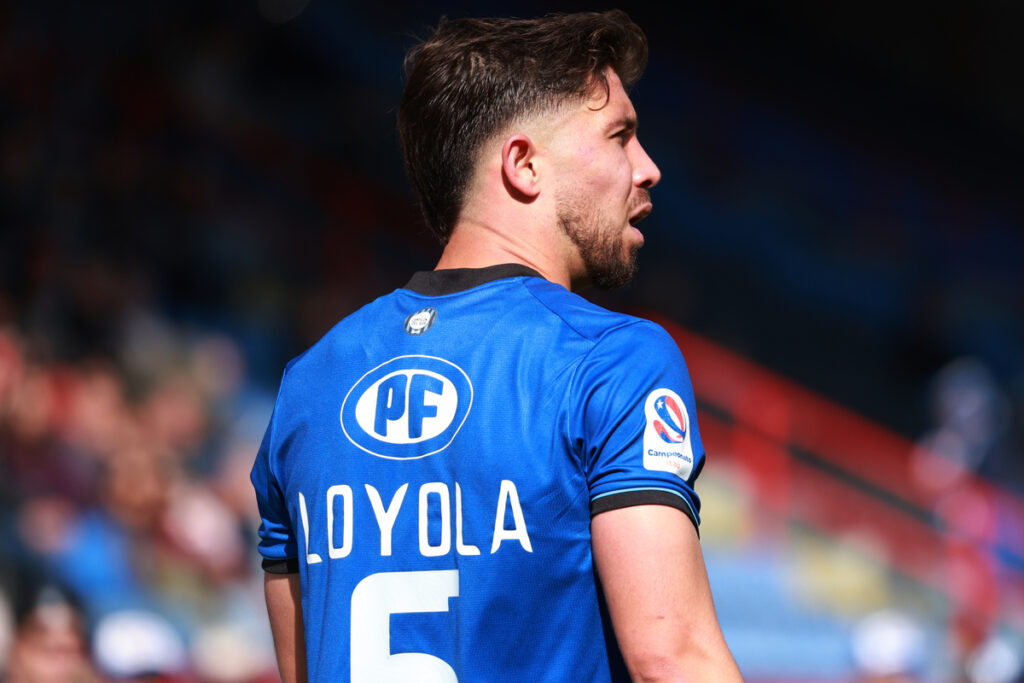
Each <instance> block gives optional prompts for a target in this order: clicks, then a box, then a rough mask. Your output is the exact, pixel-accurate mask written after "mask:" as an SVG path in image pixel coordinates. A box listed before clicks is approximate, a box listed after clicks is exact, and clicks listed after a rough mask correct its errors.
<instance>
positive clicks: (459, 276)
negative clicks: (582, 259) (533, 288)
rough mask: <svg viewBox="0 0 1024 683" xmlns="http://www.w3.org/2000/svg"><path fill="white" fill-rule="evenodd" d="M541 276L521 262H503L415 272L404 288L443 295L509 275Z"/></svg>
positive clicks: (430, 294) (424, 293)
mask: <svg viewBox="0 0 1024 683" xmlns="http://www.w3.org/2000/svg"><path fill="white" fill-rule="evenodd" d="M523 276H526V277H541V274H540V273H538V272H537V271H536V270H534V269H533V268H530V267H529V266H524V265H523V264H521V263H503V264H501V265H498V266H488V267H486V268H451V269H448V270H425V271H420V272H418V273H415V274H414V275H413V276H412V279H411V280H409V284H407V285H406V286H405V289H411V290H412V291H414V292H416V293H417V294H423V295H424V296H443V295H445V294H454V293H455V292H461V291H464V290H467V289H472V288H473V287H478V286H480V285H482V284H486V283H488V282H493V281H494V280H501V279H504V278H509V277H523Z"/></svg>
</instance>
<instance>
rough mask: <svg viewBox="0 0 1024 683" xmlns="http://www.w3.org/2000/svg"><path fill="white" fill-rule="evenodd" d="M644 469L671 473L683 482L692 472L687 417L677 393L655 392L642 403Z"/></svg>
mask: <svg viewBox="0 0 1024 683" xmlns="http://www.w3.org/2000/svg"><path fill="white" fill-rule="evenodd" d="M644 419H645V425H644V467H645V468H646V469H649V470H658V471H661V472H671V473H672V474H675V475H676V476H678V477H679V478H680V479H682V480H683V481H686V480H687V479H689V477H690V474H691V473H692V472H693V446H692V445H691V443H690V416H689V414H688V413H687V411H686V404H685V403H683V400H682V399H681V398H679V394H677V393H676V392H674V391H672V390H671V389H665V388H661V389H655V390H654V391H652V392H651V393H650V394H648V395H647V401H646V402H645V403H644Z"/></svg>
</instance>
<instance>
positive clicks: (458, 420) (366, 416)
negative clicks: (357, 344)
mask: <svg viewBox="0 0 1024 683" xmlns="http://www.w3.org/2000/svg"><path fill="white" fill-rule="evenodd" d="M472 405H473V384H472V382H470V381H469V376H468V375H466V373H465V372H464V371H463V370H462V368H460V367H459V366H457V365H455V364H454V363H452V362H450V361H446V360H444V359H443V358H436V357H434V356H399V357H398V358H392V359H391V360H389V361H387V362H386V363H382V364H381V365H378V366H377V367H375V368H374V369H373V370H370V371H369V372H367V373H366V374H365V375H363V376H362V377H360V378H359V381H357V382H356V383H355V384H354V385H353V386H352V388H351V389H349V391H348V394H346V396H345V400H344V401H343V402H342V404H341V428H342V430H343V431H344V432H345V436H346V437H348V440H349V441H351V442H352V443H353V444H355V445H356V446H358V447H359V448H361V449H362V450H364V451H366V452H367V453H370V454H372V455H376V456H379V457H381V458H390V459H393V460H412V459H415V458H424V457H426V456H428V455H433V454H435V453H439V452H440V451H443V450H444V449H445V448H447V447H448V446H449V444H451V442H452V440H454V439H455V435H456V434H458V432H459V430H460V429H461V428H462V425H463V424H464V423H465V422H466V418H467V417H468V416H469V409H470V407H471V406H472Z"/></svg>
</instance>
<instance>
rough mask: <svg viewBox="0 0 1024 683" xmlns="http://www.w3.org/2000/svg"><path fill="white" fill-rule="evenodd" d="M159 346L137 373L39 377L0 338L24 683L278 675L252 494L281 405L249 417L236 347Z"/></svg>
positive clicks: (10, 648) (11, 670) (6, 550)
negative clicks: (267, 433)
mask: <svg viewBox="0 0 1024 683" xmlns="http://www.w3.org/2000/svg"><path fill="white" fill-rule="evenodd" d="M162 333H163V334H164V335H166V336H164V337H161V338H155V337H154V334H156V332H155V331H154V330H150V331H149V332H148V335H147V336H146V348H145V349H135V350H134V351H133V350H132V347H131V344H130V343H129V345H128V346H126V348H125V354H126V357H130V356H132V355H133V354H134V353H136V352H138V353H141V354H143V355H147V354H149V355H148V356H147V357H146V358H142V359H140V358H136V359H135V360H136V361H137V362H140V363H141V365H140V366H139V367H143V368H145V372H143V373H141V374H139V373H136V372H133V371H131V370H129V369H127V368H126V367H124V366H119V365H118V364H116V363H115V362H114V361H112V360H111V359H102V358H95V359H88V358H87V359H83V360H81V361H79V362H76V363H55V362H40V360H39V359H37V358H34V357H33V354H32V352H31V349H29V348H27V347H26V345H25V342H24V339H23V338H22V337H21V336H20V335H19V334H18V332H17V331H16V330H15V329H14V328H11V327H4V328H0V452H2V453H3V456H4V465H5V476H4V478H3V482H2V493H0V586H2V590H0V605H2V608H3V609H2V612H3V614H0V623H3V624H4V627H3V628H2V629H0V630H3V631H4V632H5V633H4V637H3V638H2V639H0V640H3V642H4V646H5V650H6V651H7V653H8V654H7V655H6V657H5V659H4V660H0V661H3V663H4V666H5V667H6V671H7V672H8V680H10V681H11V682H12V683H14V682H21V681H48V682H53V683H58V682H59V681H79V680H81V681H89V680H94V679H96V678H97V677H98V676H103V677H107V678H114V679H118V680H122V679H124V680H151V679H152V677H156V679H155V680H182V681H188V680H204V681H224V682H225V683H227V682H229V681H236V682H243V681H261V680H274V676H276V673H275V668H274V664H273V660H272V658H271V653H272V647H271V646H270V641H269V634H268V632H267V631H266V625H265V619H264V618H263V617H262V614H263V604H262V592H261V587H262V583H261V579H262V572H260V571H259V564H258V560H257V559H256V557H255V555H254V546H253V542H252V540H253V538H254V534H255V527H256V525H257V524H258V520H257V519H255V508H254V505H253V500H252V495H251V489H250V485H249V482H248V471H249V467H250V466H251V462H252V457H253V454H254V452H255V449H256V444H257V440H258V439H259V436H260V434H259V427H258V426H257V425H259V424H260V423H261V422H262V421H263V420H264V419H265V418H266V416H267V414H268V413H269V403H267V402H264V403H263V405H262V406H261V407H256V408H254V409H250V410H255V413H256V415H255V416H253V415H252V414H248V415H247V414H246V412H245V411H246V409H245V408H243V407H241V405H242V402H244V401H243V399H242V394H243V393H244V391H243V385H242V380H243V378H244V369H245V368H244V360H243V358H242V355H241V352H240V350H239V348H238V347H237V346H236V345H235V344H234V343H233V342H231V341H230V340H229V339H227V338H225V337H217V336H201V337H199V338H196V339H187V340H186V339H180V338H177V337H176V336H175V334H174V333H173V332H171V331H170V330H163V332H162ZM154 342H156V343H155V345H154V344H153V343H154ZM154 348H157V349H160V351H158V353H162V354H166V357H165V358H161V359H156V358H153V357H152V355H151V354H152V352H153V349H154ZM269 400H270V399H269V398H267V399H266V401H269ZM251 401H252V403H253V405H258V404H259V403H260V401H258V400H256V399H251Z"/></svg>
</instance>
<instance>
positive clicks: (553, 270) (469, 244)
mask: <svg viewBox="0 0 1024 683" xmlns="http://www.w3.org/2000/svg"><path fill="white" fill-rule="evenodd" d="M502 225H503V226H504V225H515V223H514V222H506V223H502ZM517 227H521V229H511V230H510V229H508V228H504V227H496V226H495V225H494V224H492V223H489V222H486V221H479V220H473V219H463V220H460V221H459V223H458V224H457V225H456V226H455V229H454V230H453V231H452V235H451V238H450V239H449V240H448V244H447V245H445V248H444V252H443V253H442V254H441V259H440V260H439V261H438V263H437V270H441V269H448V268H485V267H487V266H496V265H499V264H502V263H519V264H522V265H524V266H528V267H530V268H533V269H534V270H536V271H537V272H538V273H540V274H541V276H543V277H544V279H545V280H548V281H549V282H554V283H556V284H560V285H562V286H563V287H565V288H566V289H571V288H572V287H571V285H572V278H571V277H570V272H569V269H568V268H567V267H566V265H565V264H566V262H567V260H566V258H565V256H564V253H563V252H564V246H563V245H560V244H552V243H551V242H552V241H553V240H551V239H550V238H548V239H545V237H546V235H544V233H543V232H542V231H535V230H530V229H529V226H528V224H527V223H526V222H524V223H523V224H522V225H521V226H517Z"/></svg>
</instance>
